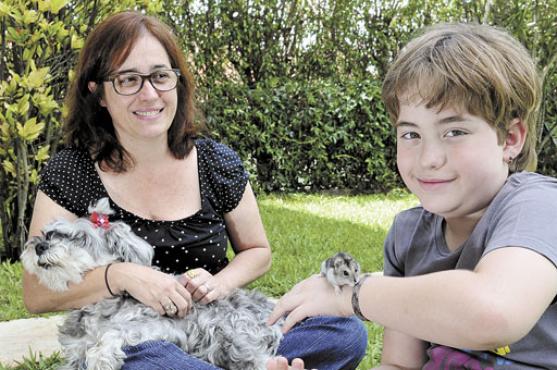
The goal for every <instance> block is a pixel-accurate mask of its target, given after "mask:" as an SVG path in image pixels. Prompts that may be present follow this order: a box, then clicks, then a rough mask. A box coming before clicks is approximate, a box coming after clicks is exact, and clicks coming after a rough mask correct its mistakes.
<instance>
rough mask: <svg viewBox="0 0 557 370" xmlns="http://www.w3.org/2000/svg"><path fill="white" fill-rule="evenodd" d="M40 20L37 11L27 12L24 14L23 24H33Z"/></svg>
mask: <svg viewBox="0 0 557 370" xmlns="http://www.w3.org/2000/svg"><path fill="white" fill-rule="evenodd" d="M37 18H38V14H37V12H36V11H35V10H32V9H31V10H26V11H25V12H24V13H23V23H25V24H31V23H33V22H36V21H37Z"/></svg>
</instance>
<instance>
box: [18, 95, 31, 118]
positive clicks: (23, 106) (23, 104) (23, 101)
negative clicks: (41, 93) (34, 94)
mask: <svg viewBox="0 0 557 370" xmlns="http://www.w3.org/2000/svg"><path fill="white" fill-rule="evenodd" d="M28 111H29V94H25V95H24V96H23V97H22V98H20V99H19V102H18V103H17V112H18V113H19V114H21V115H25V114H27V112H28Z"/></svg>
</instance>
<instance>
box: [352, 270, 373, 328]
mask: <svg viewBox="0 0 557 370" xmlns="http://www.w3.org/2000/svg"><path fill="white" fill-rule="evenodd" d="M370 276H371V274H364V275H362V277H361V279H360V280H358V282H357V283H356V284H355V285H354V288H352V309H353V310H354V315H356V317H357V318H358V319H360V320H362V321H369V320H368V319H366V318H365V316H364V315H362V311H361V310H360V288H361V286H362V284H363V283H364V281H365V280H366V279H367V278H368V277H370Z"/></svg>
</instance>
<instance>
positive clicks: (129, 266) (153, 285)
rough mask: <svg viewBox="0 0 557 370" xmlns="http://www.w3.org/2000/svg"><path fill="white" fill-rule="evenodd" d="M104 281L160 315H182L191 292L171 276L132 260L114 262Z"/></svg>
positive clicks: (189, 305) (184, 313)
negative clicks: (130, 261) (129, 261)
mask: <svg viewBox="0 0 557 370" xmlns="http://www.w3.org/2000/svg"><path fill="white" fill-rule="evenodd" d="M107 279H108V280H107V281H108V283H109V284H110V287H111V289H112V291H113V292H114V293H115V294H118V293H123V292H127V293H129V294H130V295H131V296H132V297H134V298H135V299H137V300H138V301H140V302H142V303H143V304H145V305H147V306H149V307H151V308H152V309H154V310H155V311H157V312H158V313H160V314H161V315H168V316H174V315H177V316H179V317H184V316H186V314H187V312H188V310H189V308H190V307H191V295H190V293H189V292H188V290H187V289H186V288H184V286H183V285H182V284H180V282H179V281H178V280H177V279H176V278H175V277H174V276H173V275H169V274H165V273H163V272H160V271H157V270H154V269H152V268H150V267H146V266H141V265H137V264H133V263H128V262H123V263H116V264H114V265H112V266H111V267H110V270H109V271H108V276H107Z"/></svg>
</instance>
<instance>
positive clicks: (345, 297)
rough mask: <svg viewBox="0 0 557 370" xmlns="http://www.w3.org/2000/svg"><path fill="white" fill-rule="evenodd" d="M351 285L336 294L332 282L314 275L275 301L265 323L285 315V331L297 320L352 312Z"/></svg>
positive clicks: (345, 314)
mask: <svg viewBox="0 0 557 370" xmlns="http://www.w3.org/2000/svg"><path fill="white" fill-rule="evenodd" d="M351 298H352V289H346V288H344V289H342V292H341V294H338V295H337V294H336V293H335V290H334V288H333V286H332V285H331V284H329V282H328V281H327V280H326V279H325V278H324V277H322V276H320V275H314V276H312V277H310V278H308V279H306V280H303V281H301V282H299V283H298V284H296V285H295V286H294V288H292V290H290V292H288V293H286V294H285V295H284V296H283V297H282V298H281V299H279V301H278V302H277V304H276V305H275V309H274V310H273V312H272V313H271V315H270V316H269V319H268V320H267V323H268V324H269V325H272V324H274V323H275V322H276V321H277V320H278V319H280V318H281V317H283V316H284V315H286V320H285V321H284V324H283V326H282V331H283V333H286V332H287V331H288V330H290V328H292V327H293V326H294V325H295V324H296V323H297V322H299V321H302V320H303V319H305V318H307V317H311V316H319V315H323V316H345V317H346V316H351V315H353V314H354V311H353V310H352V303H351Z"/></svg>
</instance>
